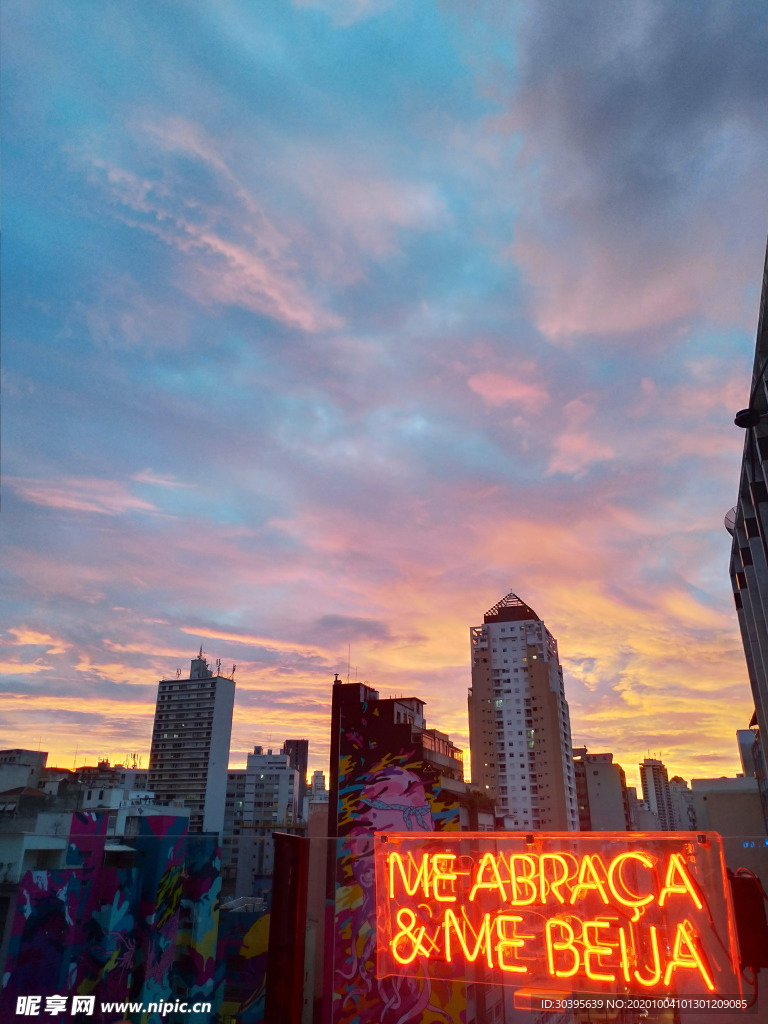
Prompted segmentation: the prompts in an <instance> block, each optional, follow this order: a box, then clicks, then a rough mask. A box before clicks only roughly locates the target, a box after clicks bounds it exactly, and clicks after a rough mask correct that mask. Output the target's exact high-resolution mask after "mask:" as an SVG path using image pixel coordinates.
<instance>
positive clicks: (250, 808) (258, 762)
mask: <svg viewBox="0 0 768 1024" xmlns="http://www.w3.org/2000/svg"><path fill="white" fill-rule="evenodd" d="M295 742H297V741H294V743H295ZM298 742H302V741H298ZM303 742H304V743H307V741H306V740H304V741H303ZM299 782H300V775H299V772H298V771H297V770H296V769H295V768H294V767H293V765H292V763H291V753H289V751H287V750H286V749H285V747H283V749H282V750H280V751H278V752H277V753H273V752H272V751H271V750H268V751H267V752H266V753H265V752H264V750H263V748H262V747H259V746H256V747H254V748H253V753H252V754H249V755H248V758H247V762H246V767H245V768H239V769H234V770H232V771H229V772H228V773H227V794H226V804H225V815H224V826H223V835H222V868H223V875H224V879H225V882H226V885H227V889H228V890H231V891H232V892H233V893H234V895H235V897H236V898H237V897H241V896H259V895H264V894H266V892H267V891H268V890H269V889H271V887H272V875H273V872H274V867H275V843H274V839H273V833H274V832H275V831H280V832H294V831H300V832H302V833H303V832H304V831H305V829H304V826H303V824H301V825H300V821H301V811H302V808H301V805H300V804H299V799H298V794H299V788H300V787H299Z"/></svg>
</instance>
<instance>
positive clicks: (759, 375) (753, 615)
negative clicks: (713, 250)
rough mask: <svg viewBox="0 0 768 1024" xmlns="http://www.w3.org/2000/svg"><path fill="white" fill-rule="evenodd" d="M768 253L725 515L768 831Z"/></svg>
mask: <svg viewBox="0 0 768 1024" xmlns="http://www.w3.org/2000/svg"><path fill="white" fill-rule="evenodd" d="M766 305H768V252H767V253H766V262H765V264H764V267H763V287H762V292H761V295H760V310H759V314H758V321H757V340H756V343H755V361H754V364H753V368H752V381H751V385H750V393H749V404H748V406H747V408H746V409H742V410H741V411H740V412H738V413H737V414H736V420H735V422H736V425H737V426H739V427H742V428H743V429H744V430H745V431H746V437H745V438H744V454H743V456H742V460H741V476H740V478H739V499H738V504H737V505H736V507H735V508H732V509H731V511H730V512H729V513H728V514H727V515H726V517H725V528H726V529H727V530H728V532H729V533H730V535H731V536H732V537H733V543H732V545H731V563H730V573H731V585H732V587H733V599H734V602H735V604H736V614H737V616H738V619H739V627H740V629H741V641H742V644H743V645H744V655H745V657H746V661H747V671H748V673H749V682H750V686H751V689H752V699H753V701H754V703H755V713H756V724H757V726H758V736H759V747H760V749H759V751H758V753H757V756H756V758H755V764H756V768H759V769H760V771H759V774H758V775H757V776H756V777H757V779H758V785H759V787H760V797H761V801H762V805H763V815H764V818H765V822H766V827H768V778H766V774H765V772H764V771H763V770H762V766H764V765H768V315H766Z"/></svg>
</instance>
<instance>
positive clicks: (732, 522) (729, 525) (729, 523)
mask: <svg viewBox="0 0 768 1024" xmlns="http://www.w3.org/2000/svg"><path fill="white" fill-rule="evenodd" d="M737 512H738V509H737V507H736V506H735V505H734V507H733V508H732V509H730V511H728V512H726V513H725V519H724V520H723V526H725V528H726V530H727V531H728V533H730V535H731V536H733V534H734V531H735V529H736V513H737Z"/></svg>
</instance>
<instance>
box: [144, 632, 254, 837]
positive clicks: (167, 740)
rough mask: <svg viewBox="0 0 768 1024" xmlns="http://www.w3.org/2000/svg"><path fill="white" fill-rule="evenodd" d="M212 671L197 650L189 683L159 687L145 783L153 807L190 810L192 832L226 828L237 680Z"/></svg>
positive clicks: (172, 681)
mask: <svg viewBox="0 0 768 1024" xmlns="http://www.w3.org/2000/svg"><path fill="white" fill-rule="evenodd" d="M216 669H217V670H216V674H215V675H214V673H213V672H212V670H211V669H210V668H209V667H208V662H207V660H206V659H205V657H204V656H203V649H202V647H201V648H200V653H199V655H198V656H197V657H196V658H193V659H192V663H191V665H190V671H189V678H188V679H181V678H178V679H161V680H160V682H159V683H158V690H157V706H156V708H155V725H154V729H153V730H152V746H151V749H150V753H149V773H148V779H147V784H148V786H149V788H150V789H151V790H152V791H153V792H154V793H155V800H156V801H157V803H163V802H169V803H171V802H183V803H184V804H185V806H187V807H189V808H190V810H191V814H190V818H189V830H190V832H221V830H222V828H223V827H224V805H225V803H226V796H227V766H228V764H229V742H230V738H231V735H232V711H233V708H234V704H235V680H234V678H233V677H232V676H222V675H220V673H219V665H218V663H217V666H216Z"/></svg>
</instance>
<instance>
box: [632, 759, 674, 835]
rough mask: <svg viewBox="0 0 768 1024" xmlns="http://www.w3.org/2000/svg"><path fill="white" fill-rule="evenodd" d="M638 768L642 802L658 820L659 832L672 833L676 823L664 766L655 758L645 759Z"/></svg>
mask: <svg viewBox="0 0 768 1024" xmlns="http://www.w3.org/2000/svg"><path fill="white" fill-rule="evenodd" d="M639 768H640V783H641V785H642V787H643V800H645V802H646V804H647V805H648V807H649V809H650V810H651V811H652V812H653V813H654V814H655V815H656V817H657V818H658V819H659V826H660V828H661V830H662V831H663V832H672V831H674V830H675V829H676V828H677V822H676V821H675V814H674V811H673V809H672V796H671V794H670V791H669V777H668V775H667V768H666V765H665V764H664V762H663V761H659V760H657V759H656V758H655V757H646V759H645V760H644V761H643V763H642V764H641V765H639Z"/></svg>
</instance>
